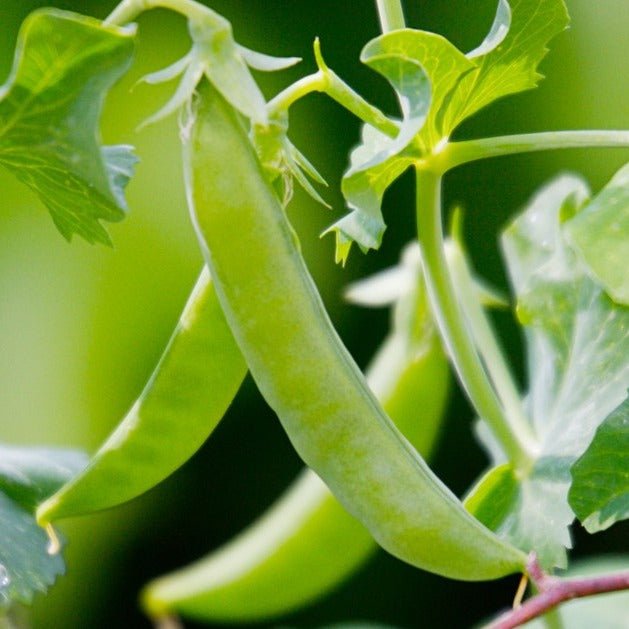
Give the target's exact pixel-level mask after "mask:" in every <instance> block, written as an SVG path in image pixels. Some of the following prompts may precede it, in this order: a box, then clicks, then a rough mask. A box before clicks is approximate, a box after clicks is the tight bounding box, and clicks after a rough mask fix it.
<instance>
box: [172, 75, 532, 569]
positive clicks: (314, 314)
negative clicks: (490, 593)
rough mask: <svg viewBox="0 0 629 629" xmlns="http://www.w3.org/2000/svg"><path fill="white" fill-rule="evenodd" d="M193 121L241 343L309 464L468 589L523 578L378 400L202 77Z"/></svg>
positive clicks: (192, 172)
mask: <svg viewBox="0 0 629 629" xmlns="http://www.w3.org/2000/svg"><path fill="white" fill-rule="evenodd" d="M194 116H195V117H194V120H193V121H192V124H191V131H190V134H189V136H187V137H186V138H184V172H185V176H186V188H187V193H188V201H189V205H190V209H191V212H192V219H193V223H194V226H195V229H196V232H197V235H198V238H199V241H200V244H201V248H202V251H203V254H204V256H205V259H206V262H207V264H208V266H209V267H210V269H211V272H212V277H213V278H214V279H215V281H216V286H217V293H218V295H219V298H220V300H221V303H222V305H223V310H224V312H225V316H226V318H227V320H228V322H229V325H230V327H231V329H232V331H233V333H234V336H235V338H236V341H237V343H238V344H239V346H240V348H241V351H242V352H243V355H244V356H245V358H246V360H247V364H248V365H249V368H250V371H251V373H252V375H253V377H254V379H255V380H256V383H257V385H258V388H259V389H260V391H261V393H262V395H263V396H264V397H265V398H266V400H267V402H268V403H269V404H270V406H271V407H272V408H273V409H274V410H275V411H276V413H277V415H278V417H279V419H280V421H281V422H282V424H283V426H284V429H285V430H286V432H287V434H288V436H289V438H290V439H291V441H292V443H293V445H294V447H295V448H296V450H297V452H298V453H299V454H300V456H301V457H302V459H303V460H304V461H305V462H306V463H307V464H308V465H309V466H310V467H311V468H312V469H314V470H315V471H316V472H317V474H319V476H320V477H321V478H322V479H323V480H324V482H325V483H326V484H327V485H328V486H329V487H330V489H331V490H332V492H333V493H334V494H335V495H336V497H337V499H339V500H340V502H341V503H342V504H343V505H344V507H345V508H346V509H347V510H348V511H349V512H350V513H352V514H353V515H354V516H355V517H356V518H357V519H358V520H360V521H361V522H362V523H363V524H364V525H365V526H366V527H367V528H368V529H369V530H370V532H371V534H372V535H373V536H374V538H375V539H376V540H377V541H378V542H379V543H380V545H381V546H383V547H384V548H385V549H387V550H388V551H389V552H391V553H392V554H394V555H395V556H397V557H399V558H401V559H403V560H404V561H407V562H408V563H411V564H413V565H415V566H418V567H421V568H424V569H427V570H431V571H433V572H435V573H438V574H442V575H445V576H450V577H453V578H458V579H463V580H483V579H490V578H495V577H498V576H501V575H504V574H508V573H510V572H517V571H519V570H521V569H522V567H523V562H524V560H525V557H524V556H523V554H522V553H521V552H520V551H518V550H516V549H515V548H513V547H512V546H510V545H509V544H508V543H507V542H504V541H503V540H500V539H499V538H498V537H497V536H495V535H494V534H493V533H491V532H490V531H489V530H488V529H486V528H485V527H484V526H482V525H481V524H480V523H479V522H478V521H477V520H475V519H474V518H473V517H472V516H470V514H468V513H467V511H465V509H464V508H463V507H462V505H461V503H460V502H459V501H458V499H457V498H456V497H455V496H454V495H453V494H452V493H451V492H450V491H449V490H448V489H447V487H445V485H443V483H441V482H440V481H439V480H438V479H437V478H436V477H435V476H434V474H433V473H432V472H431V471H430V469H429V468H428V466H427V465H426V463H425V462H424V461H423V459H421V457H419V456H418V455H417V453H416V451H415V450H414V449H413V448H412V447H411V446H410V444H409V443H408V442H407V441H406V440H405V439H404V438H403V437H402V436H401V434H400V433H399V431H398V430H397V429H396V428H395V426H394V425H393V424H392V422H391V420H390V419H389V418H388V417H387V416H386V414H385V413H384V411H383V410H382V408H381V407H380V405H379V404H378V402H377V400H376V399H375V398H374V396H373V394H372V393H371V392H370V390H369V388H368V386H367V384H366V383H365V380H364V377H363V376H362V374H361V373H360V371H359V370H358V368H357V367H356V365H355V363H354V361H353V360H352V359H351V357H350V356H349V354H348V353H347V350H346V349H345V347H344V346H343V344H342V343H341V341H340V339H339V338H338V336H337V334H336V332H335V330H334V328H333V326H332V324H331V322H330V320H329V318H328V316H327V313H326V312H325V309H324V307H323V304H322V303H321V298H320V297H319V294H318V292H317V290H316V287H315V285H314V283H313V281H312V278H311V277H310V275H309V273H308V271H307V269H306V267H305V264H304V261H303V258H302V257H301V254H300V252H299V248H300V247H299V243H298V240H297V237H296V235H295V233H294V232H293V230H292V228H291V227H290V225H289V223H288V222H287V218H286V216H285V213H284V211H283V210H282V208H281V205H280V204H279V202H278V199H277V198H276V196H275V194H274V193H273V191H272V190H271V189H270V188H269V186H268V184H267V182H266V180H265V177H264V175H263V172H262V170H261V166H260V164H259V162H258V159H257V156H256V154H255V152H254V151H253V148H252V146H251V144H250V142H249V140H248V137H247V131H246V129H244V128H243V126H242V124H241V122H240V120H239V119H238V117H237V116H236V114H235V112H234V110H233V109H232V108H231V107H230V106H229V105H228V104H227V103H226V102H225V101H224V99H223V98H222V97H221V96H220V94H218V93H216V92H215V91H213V90H212V89H211V86H210V85H209V84H208V83H206V82H205V81H204V82H203V83H202V84H201V85H200V87H199V90H198V99H197V101H196V111H195V113H194ZM227 155H228V156H229V159H228V160H226V159H225V156H227Z"/></svg>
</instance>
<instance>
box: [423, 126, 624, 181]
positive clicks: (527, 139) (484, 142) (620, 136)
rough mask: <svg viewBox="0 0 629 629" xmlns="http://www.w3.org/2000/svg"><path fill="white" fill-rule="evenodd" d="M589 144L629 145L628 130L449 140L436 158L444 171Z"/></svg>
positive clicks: (604, 145) (590, 146) (552, 132)
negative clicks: (506, 157) (477, 163)
mask: <svg viewBox="0 0 629 629" xmlns="http://www.w3.org/2000/svg"><path fill="white" fill-rule="evenodd" d="M586 147H587V148H592V147H601V148H622V147H624V148H627V147H629V131H607V130H605V131H549V132H544V133H526V134H521V135H505V136H498V137H495V138H482V139H480V140H466V141H462V142H450V143H448V144H447V145H446V146H445V147H444V148H443V150H442V151H441V152H440V153H439V154H438V155H436V156H435V157H436V159H437V161H438V162H439V163H440V164H442V165H443V168H442V169H441V170H442V172H445V171H446V170H450V169H452V168H455V167H456V166H460V165H462V164H467V163H468V162H474V161H477V160H480V159H486V158H488V157H500V156H503V155H514V154H517V153H530V152H533V151H552V150H558V149H570V148H586Z"/></svg>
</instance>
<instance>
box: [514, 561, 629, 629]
mask: <svg viewBox="0 0 629 629" xmlns="http://www.w3.org/2000/svg"><path fill="white" fill-rule="evenodd" d="M627 568H629V556H627V555H624V556H623V555H609V556H602V557H593V558H589V559H585V560H581V561H578V562H575V563H574V565H572V566H570V569H569V570H568V571H567V572H566V573H565V575H562V576H566V577H569V578H576V577H593V576H596V575H606V574H612V573H614V572H620V571H624V570H627ZM628 609H629V591H628V590H625V591H622V592H611V593H609V594H598V595H597V596H589V597H587V598H581V599H577V600H574V601H569V602H565V603H562V605H561V607H559V608H558V609H557V614H558V616H559V619H560V621H561V625H560V626H562V627H566V628H569V629H593V628H594V627H600V628H601V629H603V628H604V629H627V610H628ZM549 626H557V625H556V624H552V623H551V624H550V625H549V624H547V623H546V622H545V620H544V619H543V618H537V619H536V620H533V621H531V622H528V623H526V624H525V625H522V627H525V628H526V629H547V627H549Z"/></svg>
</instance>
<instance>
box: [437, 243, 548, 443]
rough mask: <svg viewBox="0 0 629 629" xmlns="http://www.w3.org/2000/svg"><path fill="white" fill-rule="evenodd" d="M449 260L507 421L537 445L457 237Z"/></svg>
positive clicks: (448, 247) (472, 329)
mask: <svg viewBox="0 0 629 629" xmlns="http://www.w3.org/2000/svg"><path fill="white" fill-rule="evenodd" d="M446 258H447V261H448V267H449V269H450V273H451V276H452V280H453V283H454V287H455V290H456V294H457V297H458V300H459V303H460V304H461V307H462V308H463V309H464V311H465V319H466V320H467V322H468V324H469V326H470V331H471V333H472V337H473V339H474V342H475V345H476V347H477V348H478V352H479V353H480V355H481V358H482V359H483V362H484V364H485V368H486V370H487V373H488V374H489V377H490V378H491V381H492V383H493V385H494V387H495V391H496V393H497V395H498V397H499V398H500V401H501V402H502V405H503V409H504V413H505V415H506V418H507V420H508V421H509V424H510V425H511V427H512V428H513V429H514V430H515V431H516V432H517V433H518V434H523V435H527V440H528V442H529V443H531V444H533V443H534V442H535V436H534V434H533V431H532V429H531V426H530V423H529V421H528V419H527V416H526V413H525V412H524V408H523V407H522V401H521V398H520V393H519V392H518V388H517V386H516V384H515V381H514V379H513V376H512V375H511V371H510V369H509V366H508V364H507V362H506V360H505V357H504V354H503V352H502V350H501V348H500V345H499V344H498V340H497V338H496V335H495V334H494V331H493V329H492V327H491V324H490V322H489V319H488V318H487V314H486V312H485V310H484V309H483V307H482V305H481V303H480V300H479V297H478V294H477V290H476V286H475V282H474V279H473V277H472V273H471V271H470V268H469V263H468V261H467V259H466V256H465V252H464V251H463V248H462V247H461V245H460V244H459V243H458V242H457V240H456V237H454V239H453V241H451V242H448V243H447V247H446Z"/></svg>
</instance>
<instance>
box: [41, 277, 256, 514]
mask: <svg viewBox="0 0 629 629" xmlns="http://www.w3.org/2000/svg"><path fill="white" fill-rule="evenodd" d="M245 374H246V365H245V362H244V360H243V358H242V355H241V353H240V350H239V349H238V347H237V345H236V343H235V342H234V339H233V336H232V334H231V332H230V330H229V327H228V326H227V323H226V322H225V318H224V315H223V312H222V310H221V307H220V304H219V303H218V299H217V298H216V293H215V292H214V285H213V283H212V281H211V279H210V274H209V273H208V271H207V269H204V271H203V272H202V273H201V276H200V277H199V279H198V281H197V284H196V286H195V288H194V290H193V292H192V295H191V296H190V299H189V300H188V303H187V304H186V307H185V309H184V311H183V314H182V315H181V318H180V320H179V324H178V326H177V329H176V330H175V332H174V334H173V336H172V338H171V339H170V342H169V344H168V347H167V348H166V350H165V352H164V354H163V356H162V358H161V360H160V362H159V364H158V365H157V367H156V369H155V371H154V372H153V375H152V376H151V379H150V380H149V382H148V384H147V385H146V387H145V389H144V391H143V392H142V394H141V396H140V397H139V398H138V400H137V401H136V402H135V404H134V405H133V407H132V408H131V410H130V411H129V413H128V414H127V416H126V417H125V418H124V420H123V421H122V422H121V423H120V425H119V426H118V427H117V428H116V430H115V431H114V432H113V433H112V434H111V436H110V437H109V439H108V440H107V441H106V442H105V444H104V445H103V446H102V447H101V448H100V449H99V450H98V452H97V453H96V454H95V455H94V457H93V458H92V459H91V460H90V462H89V464H88V466H87V467H86V468H85V469H84V470H83V471H82V472H81V473H80V474H79V475H78V476H76V477H75V478H74V479H72V480H71V481H70V482H69V483H68V484H66V485H64V486H63V487H62V488H61V489H60V490H59V491H58V492H57V493H55V494H54V495H53V496H51V497H50V498H49V499H48V500H46V501H45V502H43V503H42V504H41V505H40V506H39V508H38V509H37V521H38V522H39V523H40V524H41V525H42V526H45V525H47V524H48V523H49V522H51V521H53V520H57V519H60V518H66V517H70V516H75V515H81V514H85V513H91V512H93V511H98V510H101V509H106V508H108V507H113V506H115V505H118V504H121V503H123V502H126V501H128V500H131V499H132V498H135V497H136V496H139V495H140V494H141V493H143V492H145V491H147V490H148V489H151V488H152V487H153V486H155V485H156V484H157V483H159V482H160V481H162V480H163V479H164V478H166V477H167V476H169V475H170V474H171V473H172V472H174V471H175V470H176V469H177V468H178V467H179V466H180V465H182V464H183V463H184V462H185V461H187V460H188V459H189V458H190V457H191V456H192V455H193V454H194V452H196V450H198V449H199V448H200V447H201V445H202V444H203V442H204V441H205V440H206V439H207V437H208V435H209V434H210V433H211V432H212V430H213V429H214V427H215V426H216V425H217V424H218V422H219V420H220V419H221V417H222V416H223V415H224V413H225V411H226V410H227V407H228V406H229V404H230V403H231V401H232V400H233V398H234V396H235V395H236V392H237V391H238V388H239V387H240V384H241V383H242V380H243V378H244V376H245Z"/></svg>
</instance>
